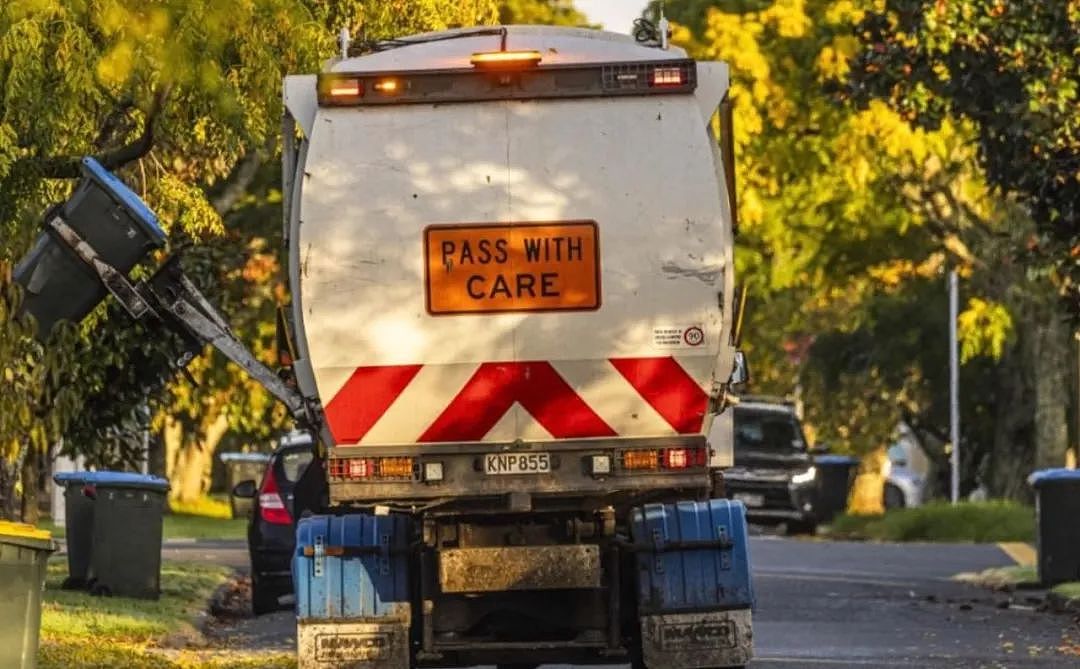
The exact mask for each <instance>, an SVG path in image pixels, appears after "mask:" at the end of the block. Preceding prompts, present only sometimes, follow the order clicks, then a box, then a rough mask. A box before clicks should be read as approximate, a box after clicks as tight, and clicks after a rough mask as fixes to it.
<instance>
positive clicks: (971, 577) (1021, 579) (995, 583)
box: [953, 566, 1039, 592]
mask: <svg viewBox="0 0 1080 669" xmlns="http://www.w3.org/2000/svg"><path fill="white" fill-rule="evenodd" d="M953 580H955V581H960V582H962V583H970V584H972V585H977V586H979V587H981V588H989V589H991V590H1003V591H1006V592H1011V591H1013V590H1016V589H1018V588H1037V587H1039V573H1038V570H1037V569H1036V568H1035V567H1021V566H1012V567H995V568H993V569H986V570H983V571H980V572H966V573H963V574H957V575H956V576H953Z"/></svg>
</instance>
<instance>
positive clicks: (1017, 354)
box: [984, 328, 1034, 498]
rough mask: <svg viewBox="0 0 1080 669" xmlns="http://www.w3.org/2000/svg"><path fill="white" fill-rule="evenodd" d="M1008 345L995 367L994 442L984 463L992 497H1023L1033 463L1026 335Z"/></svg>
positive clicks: (1032, 407) (1028, 353) (1028, 351)
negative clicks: (990, 452)
mask: <svg viewBox="0 0 1080 669" xmlns="http://www.w3.org/2000/svg"><path fill="white" fill-rule="evenodd" d="M1020 332H1021V334H1020V341H1019V342H1017V343H1016V344H1014V345H1013V346H1012V347H1010V348H1009V349H1008V350H1007V351H1006V353H1005V355H1004V356H1003V357H1002V359H1001V362H1000V363H999V364H998V366H997V370H996V375H997V384H996V385H997V402H996V406H995V407H994V413H995V416H996V419H995V428H994V444H993V450H992V454H991V456H990V458H989V459H988V461H987V463H986V471H985V476H986V479H985V481H984V483H985V484H986V487H987V488H988V489H989V491H990V495H991V496H992V497H1007V498H1023V497H1024V496H1025V493H1026V488H1027V484H1026V482H1025V481H1026V477H1027V475H1028V473H1029V472H1030V471H1031V464H1032V462H1033V454H1032V439H1033V437H1034V435H1033V434H1032V431H1033V429H1034V426H1033V424H1032V414H1033V413H1034V406H1033V400H1034V391H1033V390H1032V388H1031V383H1030V376H1031V375H1030V371H1031V370H1030V369H1029V368H1028V367H1027V365H1026V364H1025V363H1026V362H1027V361H1028V360H1030V359H1031V356H1030V349H1032V348H1034V347H1033V346H1031V344H1030V342H1029V337H1028V334H1027V332H1026V331H1025V330H1023V328H1021V329H1020Z"/></svg>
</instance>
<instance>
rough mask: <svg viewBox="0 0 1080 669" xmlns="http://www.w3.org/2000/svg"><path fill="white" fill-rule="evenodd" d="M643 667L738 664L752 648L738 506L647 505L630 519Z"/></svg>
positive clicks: (720, 502)
mask: <svg viewBox="0 0 1080 669" xmlns="http://www.w3.org/2000/svg"><path fill="white" fill-rule="evenodd" d="M630 529H631V534H632V539H633V549H634V551H635V552H636V556H637V570H638V573H637V588H638V593H637V598H638V615H639V618H640V621H641V633H642V653H643V655H644V659H645V663H646V665H647V666H652V667H656V666H664V667H667V668H670V669H681V668H691V667H725V666H742V665H744V664H746V663H747V662H749V660H750V657H751V654H752V649H753V644H752V638H753V634H752V628H751V621H750V615H751V612H750V609H751V607H752V606H753V604H754V591H753V585H752V584H751V581H750V556H749V552H748V546H747V544H748V541H749V537H748V534H747V528H746V509H745V507H744V506H743V505H742V502H737V501H731V500H726V499H713V500H709V501H707V502H678V503H675V504H647V505H645V506H642V507H639V508H635V509H633V511H632V514H631V528H630Z"/></svg>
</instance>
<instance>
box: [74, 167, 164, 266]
mask: <svg viewBox="0 0 1080 669" xmlns="http://www.w3.org/2000/svg"><path fill="white" fill-rule="evenodd" d="M81 171H82V173H83V176H84V177H86V178H88V179H91V180H93V181H96V182H97V183H98V184H99V185H100V186H101V187H102V188H103V189H105V190H106V191H107V192H108V193H109V195H111V196H112V197H113V199H115V200H116V201H117V202H119V203H120V204H122V205H123V206H124V208H125V209H127V210H128V212H129V213H130V214H131V215H132V217H134V218H135V220H136V221H137V222H138V223H139V225H141V226H142V228H143V230H144V231H145V232H146V234H147V235H149V236H150V238H151V239H153V240H154V243H155V244H157V245H158V246H161V245H162V244H163V243H164V242H165V231H164V230H162V229H161V226H160V225H159V224H158V219H157V216H155V215H154V212H152V211H150V207H147V206H146V203H145V202H143V201H142V200H141V199H140V198H139V196H138V195H136V194H135V193H134V191H132V190H131V189H130V188H128V187H127V184H125V183H124V182H123V181H120V179H118V178H116V175H114V174H113V173H112V172H110V171H109V170H107V169H105V168H104V167H102V166H101V163H99V162H98V161H96V160H94V159H93V158H90V157H89V156H88V157H86V158H83V159H82V170H81Z"/></svg>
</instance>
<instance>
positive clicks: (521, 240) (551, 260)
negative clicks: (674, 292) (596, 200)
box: [424, 221, 600, 315]
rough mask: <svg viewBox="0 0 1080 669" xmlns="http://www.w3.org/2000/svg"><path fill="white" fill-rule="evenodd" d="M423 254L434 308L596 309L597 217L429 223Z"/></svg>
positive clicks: (471, 310)
mask: <svg viewBox="0 0 1080 669" xmlns="http://www.w3.org/2000/svg"><path fill="white" fill-rule="evenodd" d="M424 254H425V256H426V257H425V266H426V293H427V308H428V311H429V312H430V313H432V314H436V315H439V314H482V313H503V312H514V311H560V310H562V311H586V310H594V309H599V308H600V244H599V235H598V233H597V226H596V222H595V221H562V222H554V223H516V224H512V225H511V224H504V223H490V224H479V225H472V224H470V225H433V226H430V227H428V228H427V229H426V230H425V231H424Z"/></svg>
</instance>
